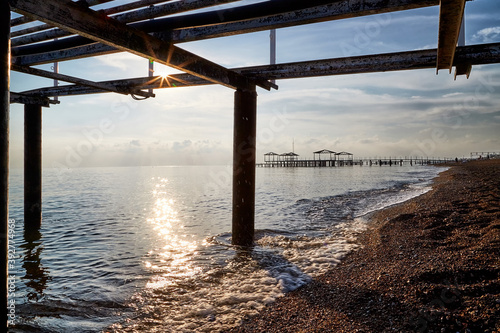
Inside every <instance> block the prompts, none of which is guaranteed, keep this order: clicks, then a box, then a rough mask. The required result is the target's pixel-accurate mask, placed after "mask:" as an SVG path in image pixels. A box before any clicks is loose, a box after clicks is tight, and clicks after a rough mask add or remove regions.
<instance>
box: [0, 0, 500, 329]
mask: <svg viewBox="0 0 500 333" xmlns="http://www.w3.org/2000/svg"><path fill="white" fill-rule="evenodd" d="M222 3H233V6H232V7H229V8H218V9H211V7H212V6H217V5H220V4H222ZM103 4H106V5H105V6H104V7H105V8H104V9H103V6H102V5H103ZM465 4H466V0H448V1H439V0H427V1H421V0H397V1H379V0H330V1H328V0H318V1H313V2H309V1H291V0H273V1H265V2H259V3H252V4H241V3H238V2H237V1H220V0H217V1H212V0H207V1H202V0H199V1H196V0H194V1H166V0H138V1H133V2H128V3H127V4H123V2H119V3H117V2H113V1H112V0H101V1H98V0H80V1H77V2H74V1H69V0H44V1H28V0H0V15H1V19H0V127H1V128H0V165H1V171H0V176H1V177H0V181H1V186H0V258H1V259H0V266H1V273H0V286H1V288H0V303H1V305H0V310H1V313H0V326H1V327H2V331H5V328H6V327H7V326H8V325H7V318H8V317H7V315H8V311H7V310H8V308H7V304H8V299H7V289H6V286H7V276H8V272H9V269H8V254H9V248H8V235H9V213H8V202H9V182H8V176H9V128H10V127H9V126H10V125H9V113H10V104H11V103H18V104H23V105H24V106H25V113H24V116H25V127H24V131H25V136H24V138H25V145H24V147H25V152H24V158H25V161H26V163H25V164H24V168H25V172H24V175H25V184H24V186H25V191H24V193H25V209H24V213H25V219H24V223H25V230H28V231H29V230H38V228H40V226H41V225H42V215H43V214H42V213H43V207H42V185H41V172H42V168H41V165H42V164H41V161H42V144H41V143H42V114H43V113H44V112H45V110H46V109H47V108H49V107H51V106H53V105H57V104H60V103H61V107H62V106H64V103H62V99H63V97H64V96H75V95H88V96H91V95H94V94H101V93H114V94H121V95H128V96H130V98H133V99H134V100H142V99H146V98H154V97H155V94H154V90H155V89H172V88H176V89H177V88H179V87H193V86H202V85H213V84H217V85H221V86H224V87H226V88H228V89H231V90H232V91H234V137H233V201H232V207H231V208H232V212H233V215H232V223H233V229H232V230H233V239H232V242H233V244H234V245H238V246H252V245H253V237H254V233H253V231H254V210H255V207H254V202H255V165H256V142H255V137H256V116H257V105H258V103H257V88H259V89H265V90H272V89H274V90H277V88H278V86H277V84H276V83H275V81H277V80H282V79H298V78H309V77H320V76H332V75H346V74H360V73H374V72H387V71H403V70H418V69H430V68H433V69H435V70H436V71H439V70H442V69H444V70H445V71H446V72H447V73H448V72H450V73H451V72H452V69H453V68H455V76H457V75H465V76H467V77H468V76H469V75H470V73H471V69H472V66H474V65H484V64H492V63H500V43H491V44H478V45H468V46H465V45H460V46H457V44H458V38H459V34H460V27H461V25H462V19H463V16H464V8H465ZM98 5H99V6H101V7H99V8H95V6H98ZM431 6H439V8H440V11H439V18H438V19H437V20H436V21H439V22H436V26H437V27H438V31H437V33H436V35H437V36H438V43H437V45H436V48H433V49H427V50H417V51H415V50H409V51H405V52H394V53H384V54H372V55H363V56H347V55H346V56H345V57H342V58H332V59H309V60H306V61H300V62H290V63H275V62H274V61H273V59H271V61H270V64H262V65H260V66H251V67H245V68H226V67H224V66H221V65H219V64H217V63H215V62H212V61H210V60H208V59H206V58H203V57H201V56H199V55H197V54H194V53H191V52H188V51H186V50H184V49H183V48H180V47H178V46H177V45H176V44H179V43H183V42H192V41H199V40H205V39H211V38H219V37H225V36H232V35H238V34H245V33H253V32H258V31H267V30H274V29H279V28H285V27H293V26H299V25H308V24H312V23H319V22H326V21H332V20H341V19H342V20H344V19H350V18H355V17H361V16H367V15H375V14H382V13H390V12H396V11H403V10H410V9H417V8H423V7H431ZM200 9H203V11H198V12H195V13H189V11H193V10H200ZM11 12H13V13H17V14H15V15H14V16H13V18H11V16H10V14H11ZM437 23H439V24H437ZM24 24H29V26H24V27H23V26H22V25H24ZM11 28H14V29H13V30H11ZM271 35H272V34H271ZM274 42H275V38H271V50H275V46H276V45H275V44H273V43H274ZM120 52H126V53H129V54H134V55H136V56H139V57H142V58H144V67H145V70H144V71H145V76H144V77H138V78H137V77H136V78H126V79H114V80H109V81H102V82H96V81H91V80H88V79H84V78H80V77H74V76H70V75H65V74H62V73H59V72H58V70H57V68H58V66H57V65H54V71H48V70H42V69H40V68H39V67H35V66H39V65H44V64H57V63H59V62H63V61H69V62H71V61H73V60H76V59H83V58H94V57H97V56H100V55H107V54H115V53H120ZM272 54H273V52H271V55H272ZM271 57H272V56H271ZM152 63H161V64H164V65H166V66H169V67H171V68H174V69H176V70H179V71H181V72H182V73H180V74H174V75H169V76H168V80H166V79H165V77H161V76H153V75H152V71H151V64H152ZM11 71H15V72H20V73H25V74H28V75H31V76H32V77H37V78H40V77H43V78H48V79H51V80H55V81H56V82H59V81H65V82H67V83H68V84H66V85H58V84H54V85H53V86H47V87H38V88H37V89H32V90H29V91H21V92H14V91H11V86H10V72H11ZM110 72H111V71H110ZM123 73H127V71H122V72H121V74H123ZM146 73H147V75H146ZM34 82H42V81H37V80H34ZM333 103H334V101H333ZM344 153H345V152H344ZM287 154H288V155H285V156H283V157H280V156H274V155H269V158H271V160H270V161H265V162H264V163H262V164H258V165H257V166H261V167H337V166H351V165H370V164H367V163H371V165H380V166H385V165H398V163H400V164H401V163H413V164H418V163H422V164H423V163H425V164H434V163H438V162H443V161H445V160H429V159H413V158H410V159H394V160H393V159H389V160H387V159H386V158H384V159H373V160H370V161H371V162H370V161H367V160H366V159H357V160H356V159H353V158H352V154H351V155H349V153H346V154H343V155H342V154H341V155H335V158H333V155H332V157H330V154H331V152H329V151H319V156H321V157H325V159H313V160H299V159H298V156H295V155H294V153H293V152H292V153H291V154H290V153H287ZM335 154H336V153H335ZM327 155H328V157H327ZM273 158H275V159H276V160H272V159H273ZM424 161H425V162H424ZM391 163H394V164H391Z"/></svg>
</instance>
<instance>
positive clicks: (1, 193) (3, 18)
mask: <svg viewBox="0 0 500 333" xmlns="http://www.w3.org/2000/svg"><path fill="white" fill-rule="evenodd" d="M9 90H10V6H9V3H8V1H3V0H2V1H0V266H1V273H0V303H1V304H0V331H2V332H5V331H7V314H8V312H7V310H8V308H7V275H8V273H9V271H8V267H7V258H8V241H7V237H8V231H9V230H8V225H9V106H10V93H9Z"/></svg>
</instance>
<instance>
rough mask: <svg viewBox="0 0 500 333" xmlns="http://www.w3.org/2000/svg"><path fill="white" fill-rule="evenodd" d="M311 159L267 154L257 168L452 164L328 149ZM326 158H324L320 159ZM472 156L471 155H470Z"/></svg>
mask: <svg viewBox="0 0 500 333" xmlns="http://www.w3.org/2000/svg"><path fill="white" fill-rule="evenodd" d="M313 156H314V157H313V159H300V158H299V157H300V155H298V154H296V153H294V152H290V153H283V154H277V153H275V152H269V153H266V154H264V163H257V164H256V166H257V167H258V168H322V167H323V168H325V167H343V166H354V165H359V166H384V165H388V166H393V165H394V166H396V165H399V166H403V165H410V166H411V165H429V164H440V163H447V162H452V161H454V160H455V159H454V158H435V157H432V158H429V157H411V156H410V157H408V156H405V157H388V158H387V157H374V158H371V157H370V158H358V159H355V158H354V155H353V154H352V153H349V152H346V151H341V152H335V151H332V150H329V149H323V150H318V151H315V152H314V153H313ZM322 156H326V158H321V157H322ZM471 156H472V153H471Z"/></svg>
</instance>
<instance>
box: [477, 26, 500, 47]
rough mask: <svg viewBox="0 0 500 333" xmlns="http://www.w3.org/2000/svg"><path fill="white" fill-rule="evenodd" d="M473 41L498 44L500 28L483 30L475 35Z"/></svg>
mask: <svg viewBox="0 0 500 333" xmlns="http://www.w3.org/2000/svg"><path fill="white" fill-rule="evenodd" d="M473 39H474V40H477V41H480V42H482V43H492V42H497V41H498V40H499V39H500V26H498V27H489V28H484V29H481V30H479V31H478V32H476V33H475V34H474V36H473Z"/></svg>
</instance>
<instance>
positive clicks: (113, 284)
mask: <svg viewBox="0 0 500 333" xmlns="http://www.w3.org/2000/svg"><path fill="white" fill-rule="evenodd" d="M442 170H443V169H442V168H437V167H426V166H414V167H399V166H397V167H366V166H365V167H359V166H355V167H342V168H260V169H257V195H256V228H257V231H256V243H257V246H256V247H255V248H254V249H253V250H252V251H243V250H238V249H235V248H233V247H232V246H231V245H230V243H231V234H230V230H231V169H230V168H229V167H222V166H219V167H195V166H189V167H137V168H88V169H73V170H69V171H68V172H67V173H64V174H63V175H60V174H58V173H57V172H56V171H55V170H54V169H45V170H44V178H43V189H44V193H43V195H44V196H43V225H42V228H41V230H40V232H39V233H34V234H25V233H24V232H23V214H22V211H23V205H22V199H23V189H22V181H23V179H22V170H13V171H12V172H11V203H10V218H11V219H15V221H16V228H15V239H14V240H15V244H16V267H15V269H13V270H11V274H12V275H15V276H16V297H15V301H16V328H15V330H14V331H15V332H102V331H104V332H137V331H139V332H214V331H217V330H219V329H223V328H228V327H231V326H234V325H237V324H238V323H239V322H240V321H241V319H242V318H243V317H244V316H248V315H253V314H256V313H257V311H259V310H260V309H262V308H263V307H264V306H265V305H266V304H269V303H272V302H273V301H274V300H275V299H276V298H277V297H280V296H282V295H283V294H284V293H286V292H287V291H290V290H293V289H295V288H297V287H299V286H301V285H303V284H305V283H307V282H308V281H310V280H311V278H313V277H314V276H316V275H318V274H321V273H322V272H324V271H326V270H327V269H328V268H330V267H332V266H334V265H335V264H336V263H338V262H339V260H341V258H342V257H343V256H344V255H345V254H346V253H348V252H349V251H351V250H352V249H354V248H356V247H357V246H358V245H357V244H356V235H357V234H358V233H359V232H361V231H363V230H364V229H365V228H366V226H367V223H368V220H367V219H366V216H367V214H369V213H370V212H373V211H375V210H378V209H381V208H384V207H387V206H389V205H392V204H395V203H398V202H402V201H405V200H407V199H409V198H412V197H415V196H417V195H420V194H422V193H424V192H426V191H428V190H429V188H430V187H429V186H430V184H431V179H432V178H433V177H435V176H436V175H437V174H438V173H439V172H440V171H442Z"/></svg>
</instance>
